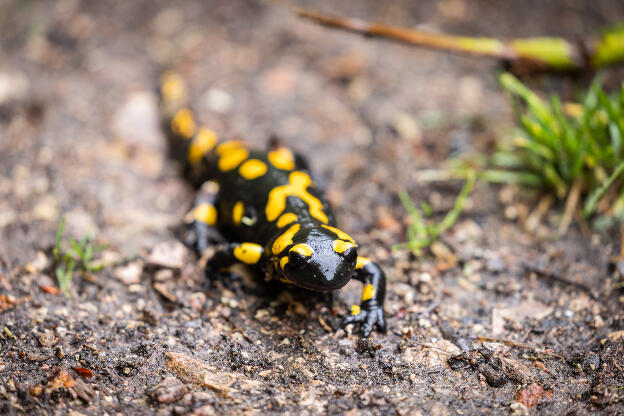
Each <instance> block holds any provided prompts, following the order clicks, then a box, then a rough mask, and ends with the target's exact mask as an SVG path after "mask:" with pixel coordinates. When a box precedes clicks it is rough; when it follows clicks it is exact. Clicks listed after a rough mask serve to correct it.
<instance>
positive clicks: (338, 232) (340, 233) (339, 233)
mask: <svg viewBox="0 0 624 416" xmlns="http://www.w3.org/2000/svg"><path fill="white" fill-rule="evenodd" d="M323 227H325V228H327V229H328V230H330V231H331V232H333V233H334V234H336V236H337V237H338V238H339V239H341V240H345V241H348V242H350V243H351V244H353V245H355V246H356V247H357V244H355V241H354V240H353V238H351V236H350V235H349V234H347V233H345V232H344V231H342V230H339V229H338V228H336V227H332V226H329V225H323Z"/></svg>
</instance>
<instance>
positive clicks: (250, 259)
mask: <svg viewBox="0 0 624 416" xmlns="http://www.w3.org/2000/svg"><path fill="white" fill-rule="evenodd" d="M263 252H264V248H263V247H262V246H261V245H260V244H255V243H242V244H241V245H240V246H238V247H236V248H235V249H234V257H236V258H237V259H238V260H239V261H242V262H243V263H245V264H256V263H258V261H259V260H260V258H261V257H262V253H263Z"/></svg>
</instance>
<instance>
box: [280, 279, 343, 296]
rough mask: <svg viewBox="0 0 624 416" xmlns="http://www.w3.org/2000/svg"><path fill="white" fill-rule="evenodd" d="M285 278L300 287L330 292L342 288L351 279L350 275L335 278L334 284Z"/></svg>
mask: <svg viewBox="0 0 624 416" xmlns="http://www.w3.org/2000/svg"><path fill="white" fill-rule="evenodd" d="M286 280H288V282H289V283H292V284H293V285H295V286H299V287H302V288H304V289H308V290H315V291H317V292H331V291H333V290H338V289H341V288H343V287H344V286H345V285H346V284H347V283H349V280H351V276H348V277H343V278H339V279H335V281H336V282H335V283H334V284H320V285H315V284H310V282H298V281H296V280H292V279H288V278H286Z"/></svg>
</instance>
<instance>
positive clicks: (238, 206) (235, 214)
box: [232, 201, 245, 225]
mask: <svg viewBox="0 0 624 416" xmlns="http://www.w3.org/2000/svg"><path fill="white" fill-rule="evenodd" d="M244 212H245V205H243V201H238V202H237V203H235V204H234V208H233V209H232V222H233V223H234V224H235V225H240V223H241V220H242V218H243V213H244Z"/></svg>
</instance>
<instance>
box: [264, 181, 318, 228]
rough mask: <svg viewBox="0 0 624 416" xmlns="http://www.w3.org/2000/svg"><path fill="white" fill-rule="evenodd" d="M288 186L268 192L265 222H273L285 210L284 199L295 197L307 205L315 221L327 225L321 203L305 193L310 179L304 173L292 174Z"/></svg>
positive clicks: (278, 187)
mask: <svg viewBox="0 0 624 416" xmlns="http://www.w3.org/2000/svg"><path fill="white" fill-rule="evenodd" d="M288 181H289V184H288V185H282V186H277V187H275V188H273V189H272V190H271V192H269V201H268V202H267V205H266V208H265V213H266V217H267V220H269V221H274V220H275V219H276V218H277V217H279V216H280V214H281V213H282V212H284V209H285V208H286V198H287V197H289V196H296V197H298V198H300V199H301V200H303V202H305V203H306V204H308V209H309V211H310V215H312V217H314V218H316V219H317V220H319V221H321V222H324V223H327V215H326V214H325V213H324V212H323V203H322V202H321V201H320V200H319V199H318V198H316V197H315V196H313V195H312V194H310V193H309V192H308V191H307V187H308V186H309V185H310V184H311V183H312V180H311V179H310V177H309V176H308V175H307V174H306V173H304V172H299V171H296V172H293V173H291V174H290V176H289V177H288Z"/></svg>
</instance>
